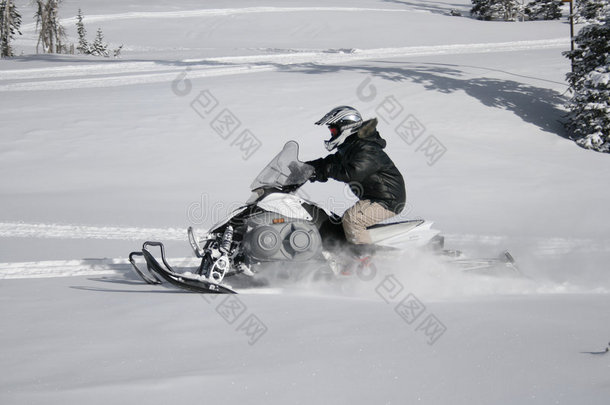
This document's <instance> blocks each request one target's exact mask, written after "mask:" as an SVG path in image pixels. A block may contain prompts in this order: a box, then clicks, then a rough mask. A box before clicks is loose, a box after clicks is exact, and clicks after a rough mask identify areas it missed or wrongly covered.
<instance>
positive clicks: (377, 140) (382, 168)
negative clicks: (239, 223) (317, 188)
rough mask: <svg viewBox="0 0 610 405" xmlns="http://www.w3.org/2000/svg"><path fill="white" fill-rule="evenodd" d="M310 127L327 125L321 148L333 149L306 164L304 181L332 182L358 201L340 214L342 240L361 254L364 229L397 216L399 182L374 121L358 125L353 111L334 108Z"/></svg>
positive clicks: (366, 239) (366, 238) (401, 195)
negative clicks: (341, 184) (308, 167)
mask: <svg viewBox="0 0 610 405" xmlns="http://www.w3.org/2000/svg"><path fill="white" fill-rule="evenodd" d="M316 125H326V126H328V129H329V130H330V134H331V138H330V139H329V140H327V141H324V145H325V146H326V149H327V150H328V151H329V152H330V151H333V150H335V149H337V151H336V152H335V153H333V154H330V155H328V156H326V157H325V158H321V159H316V160H312V161H309V162H306V163H307V164H310V165H312V166H313V167H314V169H315V171H314V173H313V175H312V176H311V178H310V179H309V180H310V181H312V182H314V181H320V182H326V181H327V180H328V179H329V178H332V179H335V180H338V181H342V182H344V183H347V184H348V185H349V187H350V189H351V191H352V192H353V193H354V194H355V195H356V196H357V197H358V199H359V201H358V202H357V203H356V204H354V205H353V206H352V207H350V208H349V209H347V211H345V213H344V214H343V218H342V224H343V230H344V231H345V237H346V238H347V240H348V242H351V243H352V244H354V245H357V246H358V247H360V248H361V249H362V252H361V253H363V254H365V252H366V251H367V245H368V246H370V245H371V243H372V241H371V236H370V235H369V232H368V231H367V230H366V228H367V227H369V226H372V225H375V224H377V223H379V222H381V221H383V220H385V219H388V218H391V217H393V216H395V215H397V214H399V213H400V212H401V211H402V209H403V208H404V206H405V201H406V190H405V182H404V179H403V177H402V175H401V174H400V172H399V171H398V169H397V168H396V166H395V165H394V162H392V159H390V157H389V156H388V155H387V154H386V153H385V152H384V150H383V149H384V148H385V146H386V141H385V140H384V139H383V138H381V136H380V135H379V132H377V118H373V119H370V120H367V121H363V120H362V116H361V115H360V113H359V112H358V111H357V110H356V109H354V108H353V107H349V106H340V107H336V108H334V109H332V110H331V111H330V112H329V113H328V114H326V115H325V116H324V117H322V118H321V119H320V120H319V121H318V122H316ZM355 248H356V246H355ZM356 249H357V248H356Z"/></svg>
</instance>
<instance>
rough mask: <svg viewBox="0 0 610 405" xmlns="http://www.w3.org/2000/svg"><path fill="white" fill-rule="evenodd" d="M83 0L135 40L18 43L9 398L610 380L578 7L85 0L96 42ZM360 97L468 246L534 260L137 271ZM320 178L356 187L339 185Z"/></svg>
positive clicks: (2, 86)
mask: <svg viewBox="0 0 610 405" xmlns="http://www.w3.org/2000/svg"><path fill="white" fill-rule="evenodd" d="M456 3H457V4H456ZM18 6H20V7H21V14H22V15H23V16H29V15H32V14H33V11H32V10H31V9H30V8H29V7H31V6H29V5H19V4H18ZM78 8H82V10H83V12H84V14H85V19H84V22H85V25H86V28H87V30H88V33H89V39H90V40H91V39H92V37H91V36H92V35H93V33H95V31H96V29H97V28H98V27H101V28H102V29H103V31H104V34H105V40H106V41H109V42H110V48H116V47H118V46H119V45H121V44H123V45H124V48H123V52H122V57H121V58H120V59H105V58H95V57H85V56H80V55H74V56H69V55H35V44H36V42H35V33H34V27H33V25H31V21H28V18H29V17H28V18H24V23H25V26H24V27H23V29H22V31H23V33H24V35H23V36H22V37H20V38H19V39H18V40H17V41H16V54H17V55H20V54H21V52H23V55H21V56H17V57H15V58H14V59H12V60H2V61H0V93H1V94H2V97H0V120H1V122H2V125H1V127H0V128H1V129H0V132H1V136H0V173H2V174H1V176H0V242H1V243H0V322H1V323H2V325H3V327H2V328H1V329H0V344H1V345H2V347H3V348H4V349H3V350H2V352H1V354H0V368H1V369H2V370H3V371H4V373H3V378H2V379H0V403H2V404H25V403H44V404H48V403H79V402H81V403H93V404H97V403H100V404H101V403H104V404H106V403H116V402H120V403H123V402H128V401H129V402H133V401H142V402H146V403H167V402H169V401H183V402H195V401H198V402H200V401H202V400H205V401H210V402H222V403H243V402H249V403H250V402H256V403H259V402H265V403H313V402H322V403H329V402H330V403H350V404H355V403H362V404H368V403H412V402H419V403H426V404H443V403H452V404H471V403H494V404H514V403H519V404H530V403H532V404H534V403H544V404H547V403H567V404H569V403H576V402H577V401H578V402H582V403H587V404H605V403H607V398H609V397H610V385H609V383H608V370H609V367H610V362H609V359H610V357H609V356H610V354H605V353H604V349H605V348H606V347H607V346H608V341H609V340H610V333H609V332H610V331H609V329H608V325H610V322H609V318H610V310H609V308H610V306H609V305H608V304H610V302H609V301H610V296H609V293H610V276H609V275H608V271H607V268H608V265H607V263H608V259H609V258H610V232H609V231H610V225H609V224H610V213H609V211H608V201H609V200H610V190H609V189H608V187H607V185H606V182H604V179H605V177H607V176H605V174H606V173H608V172H609V170H610V161H609V160H608V156H607V155H606V154H601V153H596V152H592V151H588V150H584V149H582V148H580V147H579V146H577V145H576V144H575V143H574V142H572V141H570V140H569V139H567V134H566V133H565V131H564V130H563V127H562V125H561V121H562V120H564V119H565V114H566V111H565V109H564V107H563V105H564V103H565V102H566V101H567V98H568V95H567V94H566V93H565V92H566V90H567V85H566V82H565V80H564V79H565V73H566V72H568V71H569V68H570V67H569V60H567V59H566V58H564V57H563V56H562V55H561V52H562V51H564V50H567V49H568V48H569V41H568V35H569V29H568V26H567V25H566V24H565V21H548V22H547V21H539V22H527V23H500V22H484V21H478V20H475V19H471V18H468V17H452V16H448V15H446V13H447V12H448V11H449V10H451V9H454V8H457V9H458V10H460V11H461V12H462V13H463V14H464V15H467V11H468V9H469V8H470V2H468V1H464V0H460V1H457V2H456V1H451V2H448V1H445V0H440V1H437V2H423V1H417V0H416V1H411V2H400V1H397V2H388V1H377V0H358V1H346V0H345V1H343V0H333V1H331V2H328V1H327V2H321V1H311V2H304V1H302V0H291V1H281V2H280V1H277V0H269V1H266V2H264V3H259V2H251V1H245V0H232V1H230V2H227V1H208V2H205V3H204V5H202V3H201V2H199V1H192V0H178V1H171V2H169V1H163V0H153V1H147V2H143V1H139V0H132V1H129V2H125V1H113V0H109V1H105V2H85V3H84V4H83V2H81V3H77V2H73V1H64V2H63V3H62V8H61V16H62V18H63V21H64V24H65V26H66V29H67V32H68V34H69V35H70V38H71V40H72V41H73V42H75V43H76V42H77V37H76V29H75V27H74V22H75V20H74V16H75V15H76V12H77V9H78ZM564 20H565V19H564ZM600 80H607V75H606V76H603V77H600ZM202 95H208V96H210V95H211V96H212V97H213V98H214V99H215V100H216V101H217V103H218V106H217V108H218V109H217V110H214V112H215V113H216V112H219V111H220V110H221V109H228V110H230V111H231V112H232V113H233V114H234V115H235V116H236V117H237V118H238V119H239V121H240V123H241V126H240V128H239V130H238V131H236V134H233V135H232V136H229V137H227V138H228V139H226V140H225V139H223V138H222V137H221V136H220V134H218V133H216V132H214V130H213V128H212V127H211V125H212V122H213V119H214V116H212V115H208V114H205V111H204V110H202V109H201V105H199V109H198V105H197V104H196V101H202V100H204V99H202V98H201V97H202ZM343 104H348V105H354V106H355V107H357V108H358V109H359V110H360V111H361V112H362V113H363V115H364V116H365V117H373V116H377V117H379V118H380V126H379V129H380V132H381V135H382V136H383V137H384V138H385V139H386V140H387V141H388V149H387V150H388V153H389V154H390V156H391V157H392V158H393V159H394V161H395V162H396V164H397V165H398V167H399V169H400V170H401V171H402V172H403V173H404V175H405V179H406V183H407V199H408V206H407V209H406V212H405V214H404V217H409V218H417V217H422V218H426V219H430V220H433V221H434V223H435V224H434V227H435V228H438V229H441V230H442V231H443V234H445V236H446V245H447V247H449V248H456V249H461V250H464V251H465V252H467V253H469V254H471V255H473V256H490V255H495V254H496V253H499V252H501V251H502V250H503V249H508V250H509V251H510V252H511V253H512V254H513V256H514V257H515V258H516V260H517V262H518V264H519V266H520V268H521V269H522V270H523V272H524V273H525V274H526V276H527V277H523V278H514V277H513V278H508V277H504V278H497V277H485V276H476V275H468V274H461V273H456V272H455V271H451V269H449V268H448V267H447V266H445V265H444V264H443V263H441V262H438V261H437V260H435V259H433V258H430V257H428V256H427V255H425V254H415V253H410V254H405V255H404V256H402V257H398V258H390V257H387V258H380V259H379V260H378V261H376V268H377V270H378V271H377V272H376V273H375V274H374V275H373V276H374V277H371V279H370V280H368V281H365V280H362V279H359V278H357V277H356V278H352V279H349V280H345V281H344V282H343V283H342V284H341V285H325V284H322V283H320V282H311V281H306V280H303V281H301V282H298V283H296V284H294V285H291V284H280V283H278V284H277V285H274V286H272V287H269V288H266V289H243V290H242V291H241V294H240V295H238V296H233V297H232V298H227V296H222V297H209V296H200V295H197V294H188V293H182V292H178V291H176V290H175V289H173V288H171V287H162V286H149V285H146V284H144V283H143V282H141V281H140V280H139V279H138V278H137V277H136V276H135V275H134V274H132V272H131V271H130V270H129V264H128V261H127V255H128V254H129V252H130V251H132V250H137V249H139V247H140V246H141V244H142V242H143V241H144V240H146V239H149V238H150V239H156V240H163V241H166V242H167V251H168V253H169V255H170V262H171V263H173V264H176V265H178V266H179V267H180V266H187V265H188V264H189V263H192V260H193V259H192V258H189V257H188V255H189V254H190V248H189V246H188V242H187V238H186V227H187V226H189V225H192V226H195V227H196V228H198V229H199V230H200V231H203V230H205V229H206V228H207V227H209V226H211V225H212V224H213V223H215V222H217V221H218V220H220V219H221V218H222V217H224V216H225V215H226V214H228V213H229V212H231V211H232V210H233V209H235V208H236V207H237V206H239V204H241V203H242V202H243V201H245V200H246V199H247V198H248V196H249V190H248V186H249V184H250V182H251V181H252V179H253V177H254V176H255V175H256V173H258V172H259V171H260V170H261V169H262V167H263V166H264V165H265V164H266V163H267V162H268V160H269V159H271V157H272V156H274V155H275V154H276V153H277V152H278V151H279V150H280V149H281V147H282V146H283V144H284V143H285V142H286V141H288V140H290V139H294V140H296V141H298V142H299V144H300V146H301V149H300V156H301V158H302V159H303V160H306V159H312V158H315V157H319V156H322V155H324V153H325V149H324V147H323V143H322V141H323V139H324V137H326V135H327V134H326V132H324V130H323V129H321V128H319V127H316V126H314V125H313V122H315V121H316V120H317V119H319V118H320V117H321V116H322V115H323V114H324V113H326V112H327V111H328V110H329V109H330V108H332V107H334V106H336V105H343ZM391 107H393V108H391ZM414 122H417V123H418V124H419V128H423V131H422V133H421V134H419V133H408V132H404V130H403V131H402V132H401V129H400V128H402V127H401V124H404V123H414ZM397 128H399V129H398V130H397ZM245 129H248V130H249V131H250V133H251V134H253V135H254V136H256V138H257V139H259V140H260V147H259V148H258V149H256V150H254V151H253V152H252V151H247V150H246V151H244V150H242V149H240V147H239V144H237V143H235V139H236V137H237V135H238V134H240V133H242V131H243V130H245ZM403 129H404V128H403ZM418 134H419V135H420V136H419V137H418ZM225 135H226V134H225ZM430 136H433V137H434V138H431V137H430ZM425 142H428V143H429V144H428V146H430V147H431V148H429V149H426V148H425V146H426V143H425ZM430 142H433V143H432V144H430ZM435 148H436V149H435ZM434 150H436V151H437V153H432V154H430V153H429V154H426V151H428V152H430V151H434ZM302 194H303V196H304V197H307V198H311V199H313V200H316V201H318V202H319V203H321V204H323V205H325V206H327V207H328V208H331V209H333V210H335V211H337V212H342V211H343V210H344V209H346V208H347V207H348V206H349V205H351V204H352V203H353V201H354V199H353V196H351V195H350V194H349V192H347V191H346V190H345V189H344V187H343V186H342V185H341V184H338V183H334V182H328V183H325V184H310V185H307V186H306V187H305V188H304V189H303V190H302ZM390 287H393V288H394V289H391V288H390ZM390 292H392V294H390ZM214 298H215V299H214ZM401 303H402V304H405V303H410V304H418V303H419V304H420V306H419V307H418V308H420V309H422V308H423V311H420V312H418V314H419V316H418V317H417V318H416V319H413V317H414V316H415V313H413V312H409V311H406V312H405V307H404V305H403V306H401ZM231 308H232V309H233V310H234V311H233V312H231V311H230V310H229V309H231ZM401 309H402V312H401ZM235 311H237V312H235ZM401 314H402V316H401ZM408 321H410V322H408ZM426 322H428V323H426ZM430 322H431V323H430ZM435 322H436V323H435ZM432 324H434V325H432ZM430 325H432V326H435V327H436V328H437V329H434V328H426V327H427V326H430ZM256 326H258V329H257V328H256ZM435 331H436V332H435Z"/></svg>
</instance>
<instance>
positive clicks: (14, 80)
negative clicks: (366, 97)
mask: <svg viewBox="0 0 610 405" xmlns="http://www.w3.org/2000/svg"><path fill="white" fill-rule="evenodd" d="M567 43H568V40H566V39H565V38H556V39H544V40H532V41H512V42H499V43H478V44H454V45H431V46H411V47H401V48H376V49H366V50H362V49H348V50H345V49H334V50H333V49H330V50H322V51H299V50H287V52H288V53H283V54H264V55H249V56H231V57H214V58H206V59H186V60H181V61H175V62H155V61H146V62H129V61H126V62H117V61H108V62H105V63H95V64H88V65H84V66H76V65H69V66H62V67H49V68H36V69H19V70H4V71H0V91H5V92H11V91H35V90H65V89H84V88H95V87H117V86H127V85H138V84H150V83H162V82H169V81H173V80H176V79H177V77H178V75H180V74H181V73H184V72H187V76H188V78H189V79H196V78H204V77H218V76H229V75H238V74H249V73H257V72H269V71H278V70H281V69H282V68H285V67H287V66H291V65H299V64H314V65H333V64H339V63H350V62H355V61H362V60H373V59H380V58H400V57H417V56H427V55H450V54H477V53H492V52H512V51H523V50H534V49H547V48H563V47H565V46H566V45H567Z"/></svg>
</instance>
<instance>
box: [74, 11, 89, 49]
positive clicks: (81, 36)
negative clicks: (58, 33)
mask: <svg viewBox="0 0 610 405" xmlns="http://www.w3.org/2000/svg"><path fill="white" fill-rule="evenodd" d="M76 32H77V33H78V46H77V47H76V50H78V52H79V53H83V54H85V55H88V54H90V53H91V52H90V51H89V43H88V42H87V30H86V29H85V24H84V23H83V13H82V11H81V9H80V8H79V9H78V15H77V16H76Z"/></svg>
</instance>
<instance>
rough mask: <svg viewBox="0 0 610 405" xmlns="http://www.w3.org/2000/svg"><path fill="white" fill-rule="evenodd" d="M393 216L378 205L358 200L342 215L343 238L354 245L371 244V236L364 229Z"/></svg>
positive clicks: (392, 213) (393, 214)
mask: <svg viewBox="0 0 610 405" xmlns="http://www.w3.org/2000/svg"><path fill="white" fill-rule="evenodd" d="M395 215H396V214H395V213H394V212H392V211H390V210H388V209H386V208H385V207H383V206H382V205H381V204H379V203H376V202H371V200H360V201H358V202H357V203H356V204H354V205H353V206H352V207H351V208H349V209H348V210H347V211H345V213H344V214H343V230H344V231H345V237H346V238H347V241H348V242H351V243H353V244H356V245H362V244H371V243H372V241H371V235H370V234H369V232H368V231H367V230H366V228H367V227H369V226H372V225H375V224H378V223H379V222H381V221H383V220H385V219H388V218H392V217H393V216H395Z"/></svg>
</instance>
